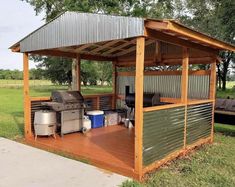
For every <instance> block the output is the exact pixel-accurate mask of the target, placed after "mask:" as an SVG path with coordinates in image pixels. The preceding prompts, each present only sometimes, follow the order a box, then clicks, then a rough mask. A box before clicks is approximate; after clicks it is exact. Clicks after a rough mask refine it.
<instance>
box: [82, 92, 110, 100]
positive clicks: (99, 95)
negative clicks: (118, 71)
mask: <svg viewBox="0 0 235 187" xmlns="http://www.w3.org/2000/svg"><path fill="white" fill-rule="evenodd" d="M105 96H107V97H113V96H114V95H113V94H107V93H105V94H91V95H89V94H88V95H83V97H84V98H85V99H88V98H95V97H105Z"/></svg>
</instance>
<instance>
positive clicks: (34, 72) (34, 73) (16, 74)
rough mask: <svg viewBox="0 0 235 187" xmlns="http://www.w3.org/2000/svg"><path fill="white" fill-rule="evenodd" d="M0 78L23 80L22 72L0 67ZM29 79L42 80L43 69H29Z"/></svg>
mask: <svg viewBox="0 0 235 187" xmlns="http://www.w3.org/2000/svg"><path fill="white" fill-rule="evenodd" d="M0 79H4V80H23V72H22V71H20V70H3V69H0ZM29 79H30V80H42V79H44V77H43V70H40V69H30V70H29Z"/></svg>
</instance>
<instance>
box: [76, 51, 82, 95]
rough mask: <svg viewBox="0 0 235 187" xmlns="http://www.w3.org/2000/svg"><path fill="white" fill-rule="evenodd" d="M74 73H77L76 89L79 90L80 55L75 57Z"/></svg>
mask: <svg viewBox="0 0 235 187" xmlns="http://www.w3.org/2000/svg"><path fill="white" fill-rule="evenodd" d="M76 62H77V63H76V65H77V66H76V75H77V88H78V91H81V57H80V55H78V56H77V58H76Z"/></svg>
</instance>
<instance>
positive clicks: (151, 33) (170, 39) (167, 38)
mask: <svg viewBox="0 0 235 187" xmlns="http://www.w3.org/2000/svg"><path fill="white" fill-rule="evenodd" d="M146 36H147V37H149V38H153V39H156V40H160V41H163V42H167V43H171V44H174V45H179V46H182V47H188V48H194V49H199V50H202V51H206V52H208V53H213V54H218V50H215V49H212V48H210V47H206V46H203V45H200V44H197V43H193V42H189V41H187V40H183V39H180V38H177V37H175V36H171V35H169V34H165V33H163V32H160V31H156V30H153V29H148V28H147V29H146Z"/></svg>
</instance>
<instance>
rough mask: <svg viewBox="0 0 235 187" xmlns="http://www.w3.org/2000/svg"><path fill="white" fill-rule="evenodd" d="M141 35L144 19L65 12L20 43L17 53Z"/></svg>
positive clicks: (142, 33)
mask: <svg viewBox="0 0 235 187" xmlns="http://www.w3.org/2000/svg"><path fill="white" fill-rule="evenodd" d="M141 35H144V19H143V18H136V17H124V16H111V15H103V14H91V13H80V12H65V13H64V14H62V15H60V16H58V17H57V18H55V19H54V20H52V21H51V22H50V23H47V24H45V25H44V26H42V27H41V28H39V29H37V30H36V31H34V32H33V33H31V34H29V35H28V36H26V37H25V38H24V39H23V40H21V41H20V52H29V51H35V50H44V49H51V48H58V47H67V46H75V45H76V46H77V45H82V44H87V43H96V42H102V41H109V40H116V39H125V38H131V37H136V36H141Z"/></svg>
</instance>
